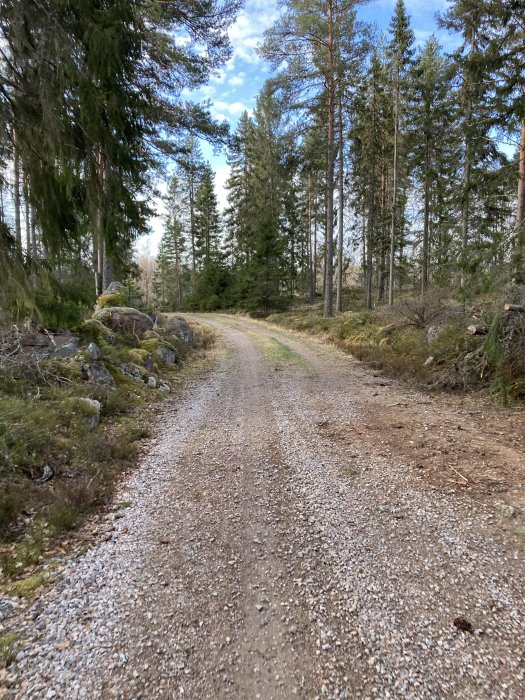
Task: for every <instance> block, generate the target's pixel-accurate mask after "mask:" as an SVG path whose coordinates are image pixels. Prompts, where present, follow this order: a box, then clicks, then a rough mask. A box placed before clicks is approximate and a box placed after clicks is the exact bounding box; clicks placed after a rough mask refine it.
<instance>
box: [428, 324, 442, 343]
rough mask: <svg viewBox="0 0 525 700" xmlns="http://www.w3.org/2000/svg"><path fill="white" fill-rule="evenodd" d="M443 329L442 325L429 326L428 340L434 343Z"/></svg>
mask: <svg viewBox="0 0 525 700" xmlns="http://www.w3.org/2000/svg"><path fill="white" fill-rule="evenodd" d="M442 330H443V328H442V326H429V327H428V328H427V341H428V342H429V343H432V342H433V341H434V340H436V339H437V338H438V337H439V334H440V333H441V331H442Z"/></svg>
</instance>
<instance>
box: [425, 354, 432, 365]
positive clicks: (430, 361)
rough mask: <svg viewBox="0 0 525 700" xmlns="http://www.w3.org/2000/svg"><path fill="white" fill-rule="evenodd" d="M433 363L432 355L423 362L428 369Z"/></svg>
mask: <svg viewBox="0 0 525 700" xmlns="http://www.w3.org/2000/svg"><path fill="white" fill-rule="evenodd" d="M433 362H434V358H433V357H432V355H431V356H430V357H427V359H426V360H425V367H428V366H429V365H431V364H432V363H433Z"/></svg>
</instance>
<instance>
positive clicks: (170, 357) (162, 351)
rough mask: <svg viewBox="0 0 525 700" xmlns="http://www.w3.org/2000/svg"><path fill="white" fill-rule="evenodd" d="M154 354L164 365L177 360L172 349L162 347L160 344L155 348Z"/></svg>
mask: <svg viewBox="0 0 525 700" xmlns="http://www.w3.org/2000/svg"><path fill="white" fill-rule="evenodd" d="M156 354H157V355H158V356H159V357H160V359H161V360H162V362H164V364H166V365H172V364H174V363H175V362H177V353H176V352H175V351H174V350H170V349H169V348H163V347H162V346H161V347H159V348H157V350H156Z"/></svg>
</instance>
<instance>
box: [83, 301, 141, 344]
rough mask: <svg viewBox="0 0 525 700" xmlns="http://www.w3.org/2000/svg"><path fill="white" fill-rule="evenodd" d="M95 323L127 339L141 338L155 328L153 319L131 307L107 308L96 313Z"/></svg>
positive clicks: (94, 316) (94, 315)
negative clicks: (99, 323) (98, 322)
mask: <svg viewBox="0 0 525 700" xmlns="http://www.w3.org/2000/svg"><path fill="white" fill-rule="evenodd" d="M93 318H94V319H95V321H100V322H101V323H102V324H103V325H104V326H106V327H107V328H109V329H110V330H112V331H115V333H118V334H119V335H122V336H124V337H126V338H136V337H139V338H141V337H142V336H143V334H144V333H145V332H146V331H149V330H151V329H152V328H153V319H152V318H150V317H149V316H147V315H146V314H143V313H142V312H141V311H138V309H133V308H131V307H129V306H107V307H105V308H104V309H100V310H99V311H95V313H94V314H93Z"/></svg>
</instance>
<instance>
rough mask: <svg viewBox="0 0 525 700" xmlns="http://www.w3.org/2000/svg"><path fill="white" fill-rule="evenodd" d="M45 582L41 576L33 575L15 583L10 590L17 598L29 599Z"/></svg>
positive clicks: (45, 579)
mask: <svg viewBox="0 0 525 700" xmlns="http://www.w3.org/2000/svg"><path fill="white" fill-rule="evenodd" d="M46 581H47V578H46V577H45V576H44V575H43V574H35V575H33V576H28V577H27V578H23V579H20V580H19V581H16V582H15V583H14V584H13V586H12V589H11V590H12V592H13V593H14V594H15V595H17V596H18V597H19V598H31V596H33V595H34V594H35V593H36V591H37V590H38V589H39V588H40V587H41V586H43V585H44V584H45V582H46Z"/></svg>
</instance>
